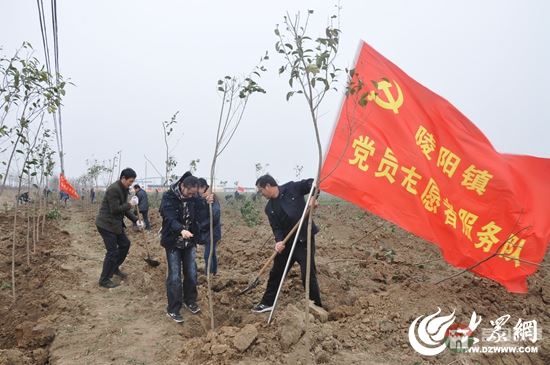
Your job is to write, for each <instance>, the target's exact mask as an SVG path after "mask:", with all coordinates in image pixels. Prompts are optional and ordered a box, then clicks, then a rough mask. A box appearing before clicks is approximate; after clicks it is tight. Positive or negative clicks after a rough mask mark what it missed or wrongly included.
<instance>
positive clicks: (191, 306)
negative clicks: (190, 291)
mask: <svg viewBox="0 0 550 365" xmlns="http://www.w3.org/2000/svg"><path fill="white" fill-rule="evenodd" d="M185 306H186V307H187V309H189V311H190V312H191V313H193V314H197V313H199V312H200V311H201V309H200V308H199V306H198V305H197V303H191V304H185Z"/></svg>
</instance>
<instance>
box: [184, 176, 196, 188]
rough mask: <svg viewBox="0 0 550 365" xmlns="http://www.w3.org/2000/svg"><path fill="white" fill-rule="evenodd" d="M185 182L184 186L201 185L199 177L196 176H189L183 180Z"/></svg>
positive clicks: (193, 186) (194, 186)
mask: <svg viewBox="0 0 550 365" xmlns="http://www.w3.org/2000/svg"><path fill="white" fill-rule="evenodd" d="M181 184H183V187H184V188H188V189H189V188H198V187H199V179H197V178H196V177H195V176H187V177H186V178H185V179H183V181H182V182H181Z"/></svg>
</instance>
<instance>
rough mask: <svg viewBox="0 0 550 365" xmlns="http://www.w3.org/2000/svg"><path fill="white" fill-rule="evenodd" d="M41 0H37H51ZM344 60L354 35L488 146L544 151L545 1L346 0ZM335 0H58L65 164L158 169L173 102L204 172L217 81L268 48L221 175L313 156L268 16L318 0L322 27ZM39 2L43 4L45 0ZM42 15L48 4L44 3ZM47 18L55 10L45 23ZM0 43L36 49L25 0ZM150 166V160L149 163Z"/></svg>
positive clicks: (71, 168) (11, 14) (32, 9)
mask: <svg viewBox="0 0 550 365" xmlns="http://www.w3.org/2000/svg"><path fill="white" fill-rule="evenodd" d="M49 3H50V2H49V1H45V4H46V5H49ZM341 5H342V7H343V9H342V12H341V30H342V39H341V48H340V56H339V59H338V63H339V65H341V66H342V67H350V66H352V63H353V59H354V56H355V52H356V50H357V46H358V42H359V41H360V40H361V39H363V40H364V41H366V42H367V43H369V44H370V45H371V46H373V47H374V48H376V49H377V50H378V51H379V52H381V53H382V54H383V55H385V56H386V57H387V58H389V59H390V60H391V61H392V62H394V63H396V64H397V65H398V66H399V67H401V68H402V69H403V70H404V71H405V72H407V73H408V74H409V75H411V76H412V77H413V78H415V79H416V80H417V81H419V82H420V83H422V84H424V85H425V86H427V87H429V88H430V89H432V90H433V91H435V92H437V93H439V94H440V95H442V96H443V97H445V98H446V99H447V100H449V101H451V102H452V103H453V104H454V105H455V106H456V107H457V108H458V109H459V110H461V111H462V112H463V113H464V114H465V115H466V116H468V117H469V118H470V119H471V120H472V121H473V122H474V123H475V124H476V125H477V126H478V127H479V128H480V129H481V130H482V131H483V132H484V133H485V134H486V135H487V136H488V138H489V139H490V140H491V141H492V143H493V144H494V146H495V147H496V148H497V150H499V151H501V152H508V153H518V154H530V155H535V156H540V157H550V143H549V142H550V141H549V134H550V91H549V89H548V87H549V86H550V70H549V69H548V66H549V65H550V46H549V45H550V25H549V23H548V20H549V19H550V2H548V1H543V0H540V1H503V0H492V1H479V0H478V1H473V0H468V1H464V0H462V1H440V0H432V1H427V0H426V1H405V0H403V1H371V0H362V1H351V0H348V1H343V2H342V3H341ZM333 6H334V2H333V1H318V0H317V1H290V0H279V1H257V0H256V1H237V0H236V1H160V0H159V1H136V0H132V1H130V0H125V1H120V0H108V1H107V0H101V1H99V0H94V1H77V0H70V1H69V0H65V1H64V0H59V1H58V23H59V42H60V45H59V48H60V53H59V58H60V71H61V73H62V74H63V75H64V76H65V77H67V78H70V79H71V81H72V82H74V83H75V86H74V87H69V89H68V90H67V96H66V97H65V99H64V102H63V103H64V109H63V122H64V130H63V133H64V145H65V153H66V160H65V161H66V162H65V164H66V166H65V170H66V174H67V175H68V176H72V177H75V176H79V175H81V174H83V173H84V172H85V169H86V165H85V160H86V159H92V158H97V159H99V160H105V159H108V158H111V157H112V156H114V155H115V154H116V152H117V151H119V150H122V160H123V165H124V166H131V167H133V168H134V169H135V170H136V171H137V173H138V175H139V176H138V177H142V176H143V174H144V167H145V160H144V158H143V155H144V154H146V155H147V156H148V157H149V158H150V159H151V160H152V161H153V162H154V163H155V164H156V165H157V167H158V168H159V169H160V170H161V171H162V169H163V160H164V157H163V154H164V152H163V150H164V145H163V138H162V129H161V122H162V121H163V120H166V119H168V118H169V117H170V116H171V115H172V114H173V113H174V112H175V111H177V110H179V111H180V117H179V124H178V131H179V132H177V133H183V138H182V139H181V141H180V143H179V145H178V146H177V148H176V150H175V157H176V159H177V161H178V162H179V166H178V168H177V173H178V174H181V173H183V172H184V171H185V170H186V169H187V168H188V165H189V162H190V161H191V160H192V159H196V158H200V160H201V162H200V164H199V170H198V174H199V175H206V174H208V171H209V165H210V160H211V158H212V152H213V144H214V139H215V128H216V123H217V116H218V111H219V96H218V94H217V92H216V86H217V85H216V81H217V80H218V79H219V78H221V77H223V76H224V75H226V74H245V73H248V72H249V70H250V69H251V68H252V67H253V66H254V65H255V64H256V63H257V61H258V60H259V58H260V56H261V55H263V54H264V52H265V51H266V50H269V52H270V55H271V59H270V60H269V62H268V63H267V67H268V69H269V72H268V73H267V75H264V77H263V78H262V80H261V84H262V86H263V87H264V88H265V89H266V90H267V94H265V95H254V96H253V97H252V99H251V100H250V104H249V109H248V110H247V113H246V115H245V117H244V120H243V123H242V125H241V128H240V130H239V131H238V132H237V135H236V137H235V138H234V140H233V142H232V144H231V146H230V147H229V148H228V149H227V150H226V152H224V154H223V155H222V157H221V159H220V160H219V167H218V177H219V178H221V179H222V180H229V182H230V183H229V185H231V184H232V183H233V181H235V180H240V181H241V182H242V185H247V186H252V185H253V183H254V180H255V164H256V163H257V162H260V163H262V164H266V163H269V164H270V166H269V168H268V171H269V172H270V173H272V174H273V175H274V176H275V177H276V178H277V179H278V180H279V181H281V182H284V181H286V180H290V179H293V178H294V171H293V168H294V166H296V165H297V164H298V165H304V170H303V176H309V175H312V174H313V172H314V167H315V165H316V149H315V142H314V134H313V129H312V124H311V121H310V119H308V114H307V110H306V105H305V102H304V100H302V99H300V98H298V97H296V98H293V99H291V101H290V102H286V100H285V95H286V93H287V91H288V83H287V79H286V78H285V77H280V76H279V75H278V72H277V69H278V67H279V66H280V65H281V64H282V60H281V58H280V57H279V56H278V54H276V53H275V52H274V50H273V45H274V42H275V35H274V33H273V29H274V26H275V24H277V23H280V22H281V21H282V17H283V15H284V14H285V12H286V11H289V12H290V13H294V12H296V11H298V10H304V11H305V10H306V9H314V10H315V14H314V21H313V22H312V23H311V28H310V33H311V34H312V35H318V34H319V35H320V34H322V32H323V31H324V25H325V24H326V21H327V18H328V16H329V15H330V14H332V9H333ZM46 9H47V10H48V12H49V7H48V6H47V7H46ZM48 15H49V13H48ZM47 23H48V26H49V27H50V28H49V30H50V31H51V22H49V21H48V22H47ZM0 35H1V36H0V46H2V48H3V51H2V53H3V54H8V55H10V54H13V52H14V51H15V49H16V48H17V47H18V46H19V45H20V44H21V43H22V42H23V41H30V42H31V43H32V45H33V46H34V48H35V49H36V51H37V52H36V55H37V56H38V57H39V58H40V59H43V51H42V44H41V38H40V27H39V22H38V15H37V6H36V1H34V0H17V1H16V0H0ZM341 100H342V95H341V94H336V93H334V95H332V96H331V97H330V98H328V99H327V100H326V103H325V104H324V106H323V110H322V111H321V114H322V115H323V117H322V120H321V129H322V130H321V133H322V138H323V141H324V143H325V144H326V143H327V142H328V139H329V137H330V134H331V131H332V128H333V125H334V122H335V119H336V117H337V112H338V110H339V107H340V103H341ZM147 172H148V175H153V174H155V175H156V173H154V171H153V169H152V168H151V167H149V168H148V171H147Z"/></svg>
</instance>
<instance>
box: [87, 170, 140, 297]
mask: <svg viewBox="0 0 550 365" xmlns="http://www.w3.org/2000/svg"><path fill="white" fill-rule="evenodd" d="M135 179H136V172H135V171H134V170H132V169H130V168H126V169H124V170H122V172H121V173H120V179H119V180H118V181H116V182H114V183H112V184H111V185H110V186H109V187H108V188H107V191H106V192H105V196H104V197H103V201H102V202H101V207H100V208H99V213H98V215H97V218H96V221H95V223H96V226H97V230H98V232H99V234H100V235H101V237H102V238H103V242H105V248H106V249H107V253H106V254H105V259H104V260H103V270H102V271H101V276H100V277H99V285H100V286H102V287H104V288H114V287H116V286H117V284H115V283H113V282H112V281H111V278H112V277H113V275H117V276H119V277H120V278H121V279H124V278H126V276H127V275H126V274H125V273H123V272H122V271H120V265H121V264H122V263H123V262H124V260H125V259H126V256H127V255H128V251H129V250H130V240H129V239H128V237H127V236H126V233H125V232H124V222H123V220H124V216H126V217H127V218H128V219H130V220H131V221H132V222H137V221H138V219H137V218H136V216H135V215H134V214H133V213H132V212H131V210H132V207H134V206H136V205H137V204H138V198H137V197H132V199H131V200H130V202H128V195H129V190H128V189H129V188H130V186H131V185H132V184H133V183H134V180H135ZM139 223H140V225H142V223H141V222H139Z"/></svg>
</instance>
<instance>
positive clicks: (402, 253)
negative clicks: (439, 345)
mask: <svg viewBox="0 0 550 365" xmlns="http://www.w3.org/2000/svg"><path fill="white" fill-rule="evenodd" d="M260 211H261V210H260ZM316 214H317V217H316V222H317V224H318V225H319V227H320V233H319V234H318V236H317V255H316V259H317V269H318V277H319V284H320V288H321V295H322V300H323V305H324V307H325V308H326V310H327V312H328V318H325V319H326V320H325V319H323V320H322V321H321V320H320V319H321V317H319V316H313V315H310V326H311V327H310V329H311V330H310V334H311V338H310V345H311V346H310V353H309V356H310V357H311V358H312V359H314V360H315V362H316V363H319V364H396V363H407V364H412V363H432V364H440V363H446V364H448V363H452V362H453V361H455V362H456V361H458V362H459V363H472V362H475V363H480V364H492V363H504V364H526V363H528V364H535V365H539V364H540V365H542V364H548V363H550V355H549V354H550V341H549V339H547V338H546V336H544V335H543V338H542V339H541V340H540V341H539V342H538V343H537V344H538V345H539V353H532V354H515V355H510V356H506V355H502V356H500V357H499V356H498V355H497V356H495V355H493V356H492V357H491V355H490V354H487V355H481V354H477V355H474V354H463V355H457V354H453V353H451V352H448V351H447V352H444V353H443V354H442V355H440V356H437V357H435V358H425V357H421V356H420V355H419V354H417V353H416V352H415V351H414V350H413V349H412V348H411V346H410V344H409V342H408V337H407V330H408V327H409V325H410V323H411V322H412V321H413V320H414V319H415V318H416V317H418V316H420V315H426V314H429V313H433V312H434V311H435V310H437V307H441V308H442V309H443V310H444V311H446V312H450V311H452V310H455V313H456V315H457V319H458V320H459V321H461V322H465V321H466V322H467V321H468V319H469V318H470V315H471V313H472V311H473V310H475V311H476V312H477V313H478V314H479V315H481V316H482V318H483V321H484V323H488V322H489V321H490V320H494V319H496V318H498V317H500V316H502V315H504V314H510V315H511V316H512V317H513V318H518V317H521V318H525V319H536V320H537V321H538V322H539V323H540V324H541V326H542V327H543V330H544V331H546V329H545V326H546V324H547V323H550V314H549V312H548V310H547V308H548V304H550V289H549V286H548V284H547V281H548V277H549V274H548V270H547V269H541V270H540V271H539V272H538V273H537V274H536V275H534V276H533V277H532V278H530V283H529V284H530V291H529V293H528V294H526V295H514V294H510V293H507V292H506V291H505V290H504V289H503V288H502V287H501V286H499V285H498V284H496V283H493V282H491V281H488V280H485V279H480V278H478V277H475V276H473V275H470V274H464V275H461V276H460V277H457V278H454V279H452V280H448V281H445V282H443V283H441V284H439V285H434V284H433V283H435V282H436V281H438V280H439V279H441V278H443V277H446V276H449V275H451V274H453V273H456V272H457V269H455V268H452V267H450V266H449V265H447V264H446V263H445V262H444V261H443V260H442V259H441V256H440V253H439V250H438V249H437V247H435V246H434V245H431V244H429V243H426V242H424V241H422V240H420V239H418V238H416V237H414V236H412V235H410V234H408V233H407V232H404V231H402V230H400V229H399V228H397V227H395V226H393V225H391V224H389V223H387V222H384V221H382V220H380V219H379V218H377V217H375V216H372V215H370V214H367V213H365V212H362V211H360V210H358V209H355V208H353V207H351V206H350V205H347V204H329V203H326V204H322V205H321V207H320V208H319V210H318V212H317V213H316ZM63 215H64V217H65V218H66V219H64V220H60V221H59V222H58V223H57V224H56V225H53V226H50V227H48V232H47V235H46V236H45V238H44V240H42V241H41V243H40V249H39V250H38V252H37V253H36V254H35V255H34V256H33V260H32V265H31V266H30V267H27V265H26V257H25V254H24V253H25V247H24V245H18V246H17V247H16V249H17V253H18V255H17V282H18V292H19V293H20V295H19V296H18V298H17V302H16V305H13V304H12V299H11V296H10V290H9V288H8V289H2V290H0V305H1V306H0V315H1V318H2V332H1V333H0V344H1V346H0V359H2V360H0V364H2V362H1V361H4V363H13V364H34V363H41V364H43V363H45V362H46V361H49V363H52V364H75V363H109V364H180V363H188V364H242V365H247V364H254V365H256V364H274V363H277V364H300V363H302V364H304V363H306V360H307V358H308V353H307V351H306V350H305V349H306V347H305V346H306V337H305V336H304V325H303V323H304V319H305V318H304V313H303V308H304V292H303V289H302V284H301V281H300V277H299V270H298V267H297V265H296V266H295V267H294V268H293V269H292V270H291V271H290V273H289V275H288V278H287V281H286V283H285V285H284V287H283V290H282V294H281V298H280V302H279V305H278V307H277V310H276V313H275V317H274V321H273V323H271V324H270V325H268V324H267V316H268V315H267V314H259V315H258V314H254V313H252V312H251V311H250V308H251V307H252V306H253V305H254V304H255V303H256V302H257V301H258V300H259V299H260V298H261V295H262V292H263V290H264V287H265V281H266V278H265V277H264V278H262V281H261V284H260V285H259V286H258V287H257V288H256V289H254V290H253V291H252V292H249V293H247V294H245V295H240V296H239V295H238V293H239V291H240V290H241V289H243V288H244V287H246V286H247V284H248V283H249V280H250V279H252V278H253V277H254V275H255V274H256V273H257V271H258V270H259V269H260V267H261V266H262V263H263V262H264V260H266V259H267V258H268V257H269V255H270V254H271V252H272V249H273V248H272V246H273V242H272V238H271V231H270V229H269V226H268V224H267V221H266V219H265V217H264V216H263V214H262V215H261V216H260V221H261V223H260V225H258V226H256V227H248V226H247V225H246V222H244V220H243V219H242V218H241V215H240V212H239V209H238V206H236V205H235V206H230V205H225V206H224V207H223V217H222V221H223V232H224V234H223V238H222V242H221V244H220V246H219V250H218V251H219V274H218V275H217V276H215V277H214V278H213V289H214V303H215V311H214V314H215V322H216V330H215V331H211V330H210V319H209V316H208V301H207V296H206V278H205V275H204V267H205V265H204V259H203V258H202V256H203V248H202V247H198V252H197V262H198V265H199V288H198V290H199V305H200V307H201V308H202V311H201V312H200V313H199V314H197V315H192V314H191V313H189V312H188V311H187V310H182V314H183V316H184V319H185V322H184V323H183V325H177V324H175V323H174V322H172V321H170V320H169V319H168V318H167V317H166V315H165V313H164V311H165V305H166V293H165V286H164V281H165V278H166V261H165V253H164V250H163V249H162V248H161V247H160V245H159V241H158V237H157V235H156V232H157V231H158V229H159V228H160V217H159V216H158V212H156V211H151V214H150V215H151V221H152V225H153V232H152V233H147V234H143V233H139V232H133V231H132V230H131V229H129V230H128V232H129V237H130V239H131V241H132V246H131V249H130V255H129V257H128V259H127V262H126V263H125V264H124V267H123V270H124V271H125V272H127V273H128V274H129V277H128V279H127V280H125V281H124V282H122V283H121V284H122V285H121V286H120V287H118V288H115V289H112V290H105V289H101V288H99V287H98V285H97V278H98V275H99V272H100V270H101V261H102V259H103V255H104V252H105V251H104V247H103V243H102V241H101V238H100V236H99V235H98V234H97V232H96V230H95V226H94V211H93V210H86V211H83V210H82V208H80V207H78V206H73V207H71V208H69V209H68V210H67V211H64V212H63ZM0 227H2V232H9V217H2V216H0ZM6 230H7V231H6ZM62 231H65V232H66V234H63V233H62ZM20 234H21V235H24V233H23V232H21V233H20ZM3 236H4V233H2V235H0V239H2V237H3ZM144 241H148V243H149V247H150V248H151V253H152V256H153V257H154V258H155V259H157V260H159V261H160V263H161V265H160V266H159V267H156V268H152V267H150V266H148V265H147V263H145V262H144V260H143V258H144V257H146V251H145V242H144ZM2 242H5V244H4V245H2V247H1V248H0V264H1V266H0V269H1V270H0V280H1V283H5V282H9V270H10V265H11V263H10V254H9V252H10V250H11V247H10V246H9V240H3V241H2ZM21 242H24V237H23V236H21ZM547 258H548V256H547ZM546 262H548V260H547V261H546ZM544 333H545V332H544ZM48 351H49V352H48Z"/></svg>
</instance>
